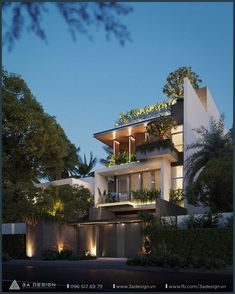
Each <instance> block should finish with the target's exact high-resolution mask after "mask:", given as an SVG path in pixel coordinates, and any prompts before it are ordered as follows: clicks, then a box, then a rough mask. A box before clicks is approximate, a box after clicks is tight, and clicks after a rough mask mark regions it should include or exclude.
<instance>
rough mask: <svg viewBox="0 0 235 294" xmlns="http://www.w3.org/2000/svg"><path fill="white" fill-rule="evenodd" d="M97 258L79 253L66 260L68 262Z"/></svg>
mask: <svg viewBox="0 0 235 294" xmlns="http://www.w3.org/2000/svg"><path fill="white" fill-rule="evenodd" d="M96 258H97V257H96V256H94V255H91V254H90V253H85V252H84V253H81V254H78V255H75V254H72V255H71V256H70V257H69V258H68V259H69V260H92V259H96Z"/></svg>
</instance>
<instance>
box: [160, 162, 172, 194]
mask: <svg viewBox="0 0 235 294" xmlns="http://www.w3.org/2000/svg"><path fill="white" fill-rule="evenodd" d="M160 179H161V198H162V199H164V200H169V193H170V189H171V163H170V161H168V160H166V159H164V158H162V161H161V177H160Z"/></svg>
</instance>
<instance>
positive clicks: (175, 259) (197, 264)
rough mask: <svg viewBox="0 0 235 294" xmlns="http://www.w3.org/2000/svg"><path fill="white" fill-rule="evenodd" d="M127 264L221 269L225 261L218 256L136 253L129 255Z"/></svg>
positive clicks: (224, 265)
mask: <svg viewBox="0 0 235 294" xmlns="http://www.w3.org/2000/svg"><path fill="white" fill-rule="evenodd" d="M126 264H127V265H139V266H159V267H178V268H209V269H213V268H215V269H221V268H224V267H226V262H225V261H224V260H222V259H219V258H210V257H205V258H204V257H199V256H188V257H184V256H180V255H169V256H161V255H148V256H142V255H136V256H133V257H129V258H128V259H127V262H126Z"/></svg>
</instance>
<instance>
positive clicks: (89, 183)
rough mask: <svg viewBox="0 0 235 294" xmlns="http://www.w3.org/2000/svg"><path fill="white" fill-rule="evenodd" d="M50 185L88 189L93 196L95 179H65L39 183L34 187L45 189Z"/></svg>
mask: <svg viewBox="0 0 235 294" xmlns="http://www.w3.org/2000/svg"><path fill="white" fill-rule="evenodd" d="M50 185H54V186H64V185H70V186H75V185H78V186H83V187H84V188H87V189H89V190H90V191H91V193H92V194H94V189H95V179H94V178H93V177H86V178H80V179H75V178H67V179H61V180H56V181H51V182H46V183H40V184H36V185H35V186H36V187H41V188H43V187H45V188H46V187H49V186H50Z"/></svg>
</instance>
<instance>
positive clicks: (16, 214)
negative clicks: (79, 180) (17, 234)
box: [3, 182, 93, 223]
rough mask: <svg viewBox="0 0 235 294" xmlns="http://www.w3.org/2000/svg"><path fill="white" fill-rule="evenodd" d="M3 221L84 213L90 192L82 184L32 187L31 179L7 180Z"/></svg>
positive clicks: (90, 200)
mask: <svg viewBox="0 0 235 294" xmlns="http://www.w3.org/2000/svg"><path fill="white" fill-rule="evenodd" d="M3 195H4V197H3V222H5V223H7V222H19V221H25V222H28V223H37V222H39V221H59V222H66V221H71V220H78V219H83V218H87V217H88V212H89V207H91V206H92V205H93V196H92V195H91V193H90V191H89V190H88V189H87V188H84V187H80V186H78V187H72V186H69V185H66V186H49V187H47V188H42V187H35V186H34V185H33V184H32V183H26V182H17V183H15V184H12V183H9V184H8V185H7V186H5V187H4V188H3Z"/></svg>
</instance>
